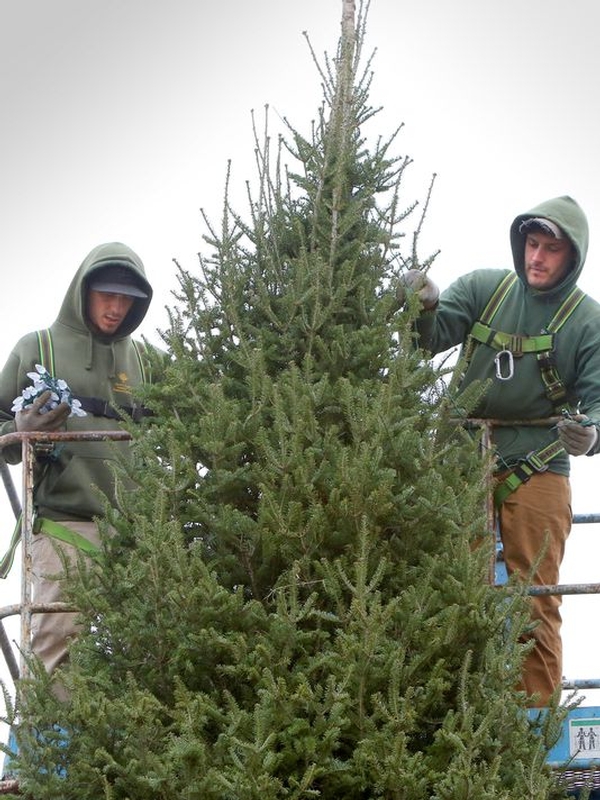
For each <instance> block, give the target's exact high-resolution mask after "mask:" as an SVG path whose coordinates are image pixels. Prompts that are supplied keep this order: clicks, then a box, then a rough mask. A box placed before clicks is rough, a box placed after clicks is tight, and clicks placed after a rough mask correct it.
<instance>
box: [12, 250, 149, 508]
mask: <svg viewBox="0 0 600 800" xmlns="http://www.w3.org/2000/svg"><path fill="white" fill-rule="evenodd" d="M109 264H111V265H112V264H119V265H121V266H124V267H126V268H127V269H129V270H131V272H132V275H133V276H134V281H135V282H136V283H137V284H138V285H139V286H140V288H142V289H143V290H144V292H145V293H146V295H147V297H145V298H137V297H136V298H134V302H133V305H132V307H131V309H130V310H129V313H128V314H127V316H126V317H125V319H124V321H123V323H122V324H121V326H120V327H119V329H118V331H117V332H116V333H115V334H114V335H111V336H102V335H100V334H98V333H94V332H92V330H91V329H90V327H89V325H88V322H87V316H86V298H87V295H88V291H87V286H88V283H89V281H90V278H91V276H92V275H93V274H94V272H95V271H96V270H98V269H101V268H102V267H106V266H108V265H109ZM151 298H152V288H151V286H150V284H149V283H148V281H147V279H146V275H145V271H144V266H143V264H142V262H141V260H140V258H139V257H138V256H137V255H136V254H135V253H134V252H133V250H131V249H130V248H129V247H127V246H126V245H124V244H121V243H119V242H111V243H108V244H102V245H99V246H98V247H96V248H94V249H93V250H92V251H91V252H90V253H89V255H88V256H87V257H86V258H85V260H84V261H83V263H82V264H81V266H80V267H79V269H78V270H77V272H76V274H75V276H74V277H73V280H72V281H71V285H70V286H69V288H68V290H67V293H66V295H65V298H64V300H63V303H62V306H61V308H60V311H59V314H58V317H57V319H56V321H55V322H53V323H52V325H51V327H50V333H51V337H52V345H53V352H54V362H55V377H57V378H62V379H63V380H65V381H66V382H67V384H68V385H69V387H70V389H71V391H72V392H73V394H74V395H75V396H77V397H84V398H98V399H100V400H103V401H106V402H107V403H109V404H110V405H111V406H113V407H115V408H117V407H119V406H125V407H127V406H129V407H131V406H132V405H133V398H132V390H133V389H135V387H137V386H139V385H140V384H141V383H142V379H143V377H142V369H141V365H140V360H139V357H138V354H137V352H136V348H135V347H134V344H133V341H132V339H131V334H132V333H133V331H134V330H135V329H136V328H137V327H138V326H139V325H140V323H141V322H142V320H143V319H144V316H145V315H146V312H147V310H148V307H149V305H150V300H151ZM38 363H40V349H39V344H38V337H37V335H36V332H35V331H33V332H31V333H28V334H26V335H25V336H23V337H22V338H21V339H20V340H19V341H18V342H17V344H16V346H15V347H14V349H13V351H12V352H11V354H10V356H9V357H8V361H7V362H6V365H5V366H4V369H3V370H2V373H1V374H0V435H4V434H7V433H13V432H14V431H15V422H14V414H13V412H12V411H11V407H12V405H13V401H14V399H15V398H16V397H18V396H19V395H20V394H21V392H22V391H23V389H24V388H25V387H27V386H30V385H31V379H30V378H29V377H28V376H27V373H28V372H33V371H35V365H36V364H38ZM119 428H120V423H119V421H118V420H117V419H111V418H108V417H106V416H95V415H94V414H92V413H89V412H88V413H87V415H86V416H85V417H77V416H71V417H69V419H68V420H67V430H69V431H99V430H102V431H104V430H118V429H119ZM127 448H128V445H127V443H126V442H125V443H123V442H122V443H115V442H102V441H99V442H69V443H66V444H64V445H59V446H58V447H57V448H56V450H55V457H54V458H53V459H51V460H50V461H49V463H48V466H47V467H46V468H45V469H44V470H43V471H42V472H41V478H40V480H39V482H37V484H36V488H35V494H34V502H35V506H36V509H37V513H38V514H39V515H40V516H44V517H49V518H50V519H55V520H60V519H62V520H69V519H71V520H76V519H91V518H92V517H94V516H101V515H102V513H103V503H104V502H105V498H106V497H108V498H109V500H111V502H113V503H114V501H115V498H114V472H113V469H112V468H111V465H110V462H111V461H113V463H114V461H115V459H118V458H120V457H121V456H122V455H123V454H125V453H126V451H127ZM20 456H21V451H20V447H7V448H6V449H5V451H4V457H5V458H6V460H7V461H8V462H9V463H17V462H18V461H19V460H20Z"/></svg>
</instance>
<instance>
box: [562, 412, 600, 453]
mask: <svg viewBox="0 0 600 800" xmlns="http://www.w3.org/2000/svg"><path fill="white" fill-rule="evenodd" d="M586 423H587V424H586ZM556 427H557V428H558V438H559V439H560V443H561V444H562V446H563V447H564V448H565V450H566V451H567V453H569V455H572V456H583V455H585V454H586V453H589V451H590V450H591V449H592V447H593V446H594V445H595V444H596V440H597V439H598V430H597V428H596V426H595V425H592V424H590V420H589V417H586V415H585V414H573V416H572V417H569V418H568V419H561V421H560V422H559V423H558V424H557V426H556Z"/></svg>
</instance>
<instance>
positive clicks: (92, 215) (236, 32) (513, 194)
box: [0, 0, 600, 697]
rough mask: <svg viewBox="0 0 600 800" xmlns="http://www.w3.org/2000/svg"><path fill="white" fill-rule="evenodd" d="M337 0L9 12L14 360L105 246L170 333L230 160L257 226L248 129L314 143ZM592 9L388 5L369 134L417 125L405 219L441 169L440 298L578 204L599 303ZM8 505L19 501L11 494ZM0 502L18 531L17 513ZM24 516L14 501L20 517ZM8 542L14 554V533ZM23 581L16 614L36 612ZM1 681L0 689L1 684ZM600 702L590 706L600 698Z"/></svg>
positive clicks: (573, 602)
mask: <svg viewBox="0 0 600 800" xmlns="http://www.w3.org/2000/svg"><path fill="white" fill-rule="evenodd" d="M341 7H342V4H341V0H296V2H293V0H254V2H248V1H247V0H218V2H213V3H208V2H200V1H199V0H153V2H148V0H52V2H49V0H0V109H1V111H0V114H1V116H0V214H1V219H2V228H1V230H2V235H1V236H0V265H1V270H2V273H1V274H2V278H3V294H2V313H1V316H0V334H1V335H0V363H4V360H5V358H6V357H7V355H8V353H9V350H10V347H11V346H12V345H13V343H14V342H15V341H16V340H17V338H18V337H19V336H20V335H22V334H23V333H25V332H27V331H29V330H32V329H35V328H41V327H45V326H47V325H48V324H50V323H51V322H52V321H53V320H54V318H55V316H56V314H57V312H58V308H59V305H60V303H61V301H62V298H63V296H64V292H65V290H66V288H67V286H68V284H69V282H70V280H71V277H72V275H73V273H74V271H75V270H76V269H77V267H78V266H79V264H80V262H81V261H82V260H83V258H84V257H85V255H86V254H87V253H88V252H89V250H91V249H92V247H94V246H95V245H96V244H99V243H101V242H103V241H110V240H120V241H124V242H125V243H126V244H128V245H129V246H131V247H132V248H133V249H134V250H136V251H137V252H138V253H139V255H140V256H141V257H142V259H143V260H144V263H145V265H146V270H147V274H148V277H149V279H150V281H151V282H152V283H153V285H154V288H155V300H154V303H153V308H152V309H151V312H150V313H149V315H148V317H147V319H146V321H145V323H144V326H143V328H142V329H141V332H143V333H145V334H146V335H148V336H149V337H150V338H154V337H155V333H154V332H155V330H156V328H157V327H161V326H164V325H165V324H166V315H165V313H164V306H165V305H167V304H169V305H170V304H171V302H172V298H171V296H170V294H169V292H170V291H171V290H173V289H175V288H176V281H175V269H174V266H173V263H172V259H173V258H177V259H178V260H179V261H180V262H181V263H182V264H183V265H184V266H186V267H189V268H193V267H194V266H195V264H196V256H195V254H196V252H197V251H198V250H199V249H201V248H202V243H201V239H200V237H201V234H202V233H203V232H204V229H203V225H202V220H201V217H200V211H199V209H200V208H205V209H207V210H208V211H209V214H210V216H211V217H212V218H213V219H215V220H216V219H217V217H218V214H219V211H220V208H221V202H222V197H223V187H224V178H225V171H226V165H227V160H228V159H230V158H231V159H232V161H233V186H234V195H235V196H236V197H239V198H240V202H239V203H238V208H242V209H243V208H244V205H243V201H244V197H245V181H246V180H247V179H249V180H250V181H251V182H253V183H254V185H256V183H255V176H256V173H255V168H254V156H253V138H252V128H251V116H250V112H251V110H252V109H255V110H256V111H257V112H258V117H259V119H262V116H263V108H264V106H265V104H269V106H270V108H271V110H272V123H273V128H274V130H276V129H277V115H280V116H282V117H283V116H285V117H287V118H288V119H289V120H290V121H291V122H292V124H293V125H294V126H295V127H297V128H298V129H300V130H301V131H304V132H308V130H309V126H310V122H311V120H312V119H313V118H314V116H315V111H316V109H317V107H318V105H319V104H320V101H321V90H320V79H319V76H318V74H317V71H316V69H315V67H314V65H313V63H312V61H311V57H310V54H309V51H308V47H307V44H306V42H305V39H304V37H303V36H302V31H304V30H306V31H307V32H308V34H309V36H310V38H311V41H312V43H313V46H314V48H315V50H316V52H317V54H318V55H321V54H322V53H323V51H324V50H327V51H328V52H329V53H330V55H333V54H334V53H335V47H336V44H337V39H338V35H339V24H340V16H341ZM595 23H596V0H570V2H569V3H564V2H559V0H529V1H528V2H527V3H523V2H522V0H503V2H502V3H491V2H487V3H486V2H482V0H453V2H448V0H372V3H371V11H370V16H369V25H368V38H367V43H366V47H365V54H369V53H370V52H371V51H372V50H373V48H375V47H376V48H377V54H376V56H375V60H374V62H373V68H374V73H375V76H374V81H373V86H372V92H371V102H372V104H373V105H374V106H379V105H381V106H383V107H384V108H383V111H382V113H381V114H379V115H378V116H377V117H376V118H375V120H374V121H372V122H371V123H370V126H369V128H368V130H367V133H370V134H371V135H373V136H375V135H377V134H383V135H384V136H385V135H387V134H389V133H391V132H392V131H393V130H394V129H395V128H396V127H397V126H398V125H399V124H400V123H405V128H404V129H403V131H402V132H401V134H400V136H399V139H398V141H397V152H398V154H399V155H405V154H408V155H409V156H411V157H412V158H413V159H414V164H413V166H412V167H411V176H412V177H411V179H410V187H409V188H408V190H407V195H406V201H407V203H408V202H409V201H411V200H413V199H414V198H415V197H417V196H418V197H421V198H424V196H425V190H426V188H427V186H428V183H429V180H430V177H431V174H432V173H434V172H435V173H437V175H438V177H437V181H436V188H435V190H434V196H433V202H432V207H431V211H430V214H429V218H428V224H427V226H426V235H425V237H424V242H425V243H426V244H427V245H428V247H429V248H430V249H437V248H440V249H441V255H440V256H439V258H438V260H437V262H436V265H435V266H434V268H433V272H432V273H431V274H432V277H434V279H435V280H437V281H438V282H439V284H440V285H441V286H442V287H443V286H445V285H447V284H448V283H449V282H450V281H451V280H452V279H453V278H455V277H456V276H457V275H459V274H461V273H464V272H467V271H469V270H471V269H475V268H478V267H502V266H510V264H511V262H510V250H509V240H508V229H509V225H510V222H511V221H512V219H513V218H514V217H515V216H516V215H517V214H518V213H520V212H522V211H525V210H527V209H528V208H530V207H531V206H533V205H535V204H537V203H538V202H540V201H542V200H546V199H548V198H550V197H554V196H557V195H561V194H570V195H571V196H573V197H574V198H575V199H576V200H577V201H578V202H579V203H580V204H581V205H582V207H583V208H584V210H585V211H586V213H587V215H588V218H589V221H590V227H591V244H590V249H589V254H588V260H587V264H588V266H587V272H586V271H584V277H583V280H582V283H581V285H582V287H583V288H584V289H585V290H586V291H588V292H590V293H591V294H592V295H595V296H596V297H597V298H599V299H600V276H598V274H597V273H596V272H595V270H596V269H597V265H598V261H599V260H600V259H599V255H600V249H599V245H598V239H597V231H598V227H597V224H598V221H599V220H600V192H599V191H598V186H600V156H599V155H598V152H599V151H598V130H599V127H600V126H599V123H600V111H599V106H600V91H599V90H600V85H599V84H600V50H599V49H598V46H597V30H596V24H595ZM599 467H600V459H593V460H592V459H578V460H577V461H576V462H575V463H574V476H573V490H574V510H575V511H576V512H578V513H589V512H598V511H600V497H598V496H597V494H598V493H597V490H596V487H597V475H598V469H599ZM0 494H1V492H0ZM2 500H3V498H0V513H1V512H2ZM6 508H7V509H8V505H6ZM4 516H6V517H7V520H8V521H7V522H6V523H5V524H3V526H2V528H0V550H3V549H4V546H3V544H2V543H3V542H7V541H8V538H9V534H10V530H11V520H10V512H7V511H4ZM599 536H600V531H599V530H598V526H595V525H594V526H579V528H577V529H575V531H574V532H573V534H572V536H571V539H570V541H569V544H568V548H567V557H566V559H565V563H564V569H563V576H562V579H561V580H562V582H564V583H576V582H587V581H592V582H600V566H599V565H598V558H597V555H598V551H599V549H600V548H599V546H598V545H599V540H598V537H599ZM17 577H18V576H17V575H14V576H13V577H12V578H11V579H10V580H9V581H6V582H3V583H2V585H0V597H1V600H0V604H1V605H5V604H8V603H9V602H15V601H16V600H17V599H18V581H17V580H16V578H17ZM599 599H600V598H597V597H596V596H587V597H585V598H565V603H564V606H563V608H564V614H563V616H564V621H565V624H564V629H563V634H564V642H565V674H566V675H567V676H568V677H570V678H573V677H594V678H598V677H600V655H599V654H598V649H597V648H593V647H591V645H590V643H591V641H592V639H593V631H594V628H595V621H596V619H597V615H598V612H599V611H600V602H599ZM2 674H3V672H2V668H0V675H2ZM588 696H589V697H591V694H589V693H588Z"/></svg>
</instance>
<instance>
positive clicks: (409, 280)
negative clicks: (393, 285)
mask: <svg viewBox="0 0 600 800" xmlns="http://www.w3.org/2000/svg"><path fill="white" fill-rule="evenodd" d="M411 292H414V293H416V295H417V297H418V298H419V300H420V301H421V305H422V306H423V309H424V310H425V311H430V310H431V309H432V308H435V307H436V305H437V303H438V300H439V298H440V290H439V289H438V287H437V286H436V285H435V283H434V282H433V281H432V280H431V278H429V277H427V275H425V273H424V272H421V270H420V269H409V270H408V271H407V272H404V273H402V275H401V276H400V280H399V283H398V289H397V290H396V296H397V298H398V302H399V303H400V305H404V303H405V302H406V298H407V296H408V294H409V293H411Z"/></svg>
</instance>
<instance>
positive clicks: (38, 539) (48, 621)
mask: <svg viewBox="0 0 600 800" xmlns="http://www.w3.org/2000/svg"><path fill="white" fill-rule="evenodd" d="M60 524H61V525H64V526H65V527H66V528H69V529H70V530H73V531H76V532H77V533H79V534H81V536H84V537H85V538H86V539H88V541H90V542H92V543H93V544H95V545H96V546H99V545H100V536H99V533H98V526H97V524H96V523H95V522H73V521H68V522H65V521H60ZM59 552H62V553H63V554H64V557H65V558H66V559H67V563H69V564H75V563H77V558H78V555H79V553H80V551H78V550H77V549H76V548H74V547H72V546H71V545H68V544H65V543H64V542H60V541H58V540H56V539H53V538H52V537H50V536H47V535H46V534H45V533H36V534H34V536H33V543H32V564H33V579H32V583H33V586H32V588H33V602H34V603H44V604H45V603H56V602H64V596H63V591H62V582H61V575H62V574H63V562H62V561H61V558H60V555H59ZM76 620H77V614H76V613H70V612H69V613H66V612H62V611H60V612H49V613H42V614H34V615H33V619H32V624H31V635H32V639H31V649H32V652H33V654H34V655H35V656H37V657H38V658H39V659H40V660H41V661H42V663H43V664H44V666H45V668H46V671H47V672H48V673H52V672H54V670H55V669H56V668H57V667H59V666H61V665H62V664H64V663H66V661H67V660H68V652H67V650H68V644H69V641H70V640H71V639H72V638H73V637H74V636H76V635H77V633H78V631H79V626H78V624H77V622H76Z"/></svg>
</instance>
